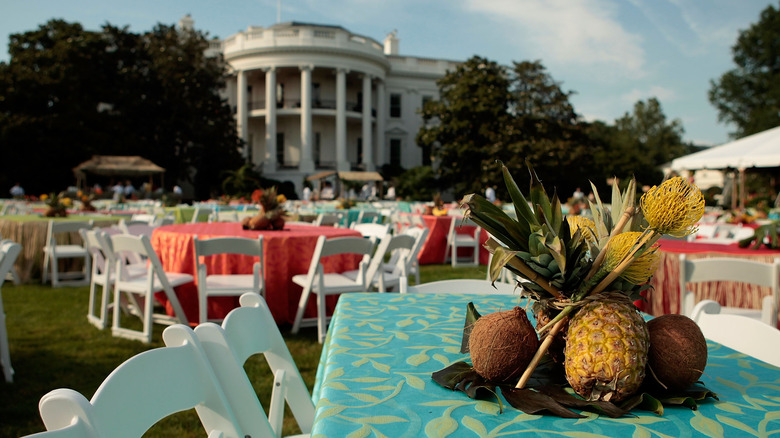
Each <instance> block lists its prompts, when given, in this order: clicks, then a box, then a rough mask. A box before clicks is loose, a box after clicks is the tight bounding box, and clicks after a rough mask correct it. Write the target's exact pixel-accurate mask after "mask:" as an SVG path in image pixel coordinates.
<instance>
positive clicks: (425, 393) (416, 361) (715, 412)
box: [312, 293, 780, 438]
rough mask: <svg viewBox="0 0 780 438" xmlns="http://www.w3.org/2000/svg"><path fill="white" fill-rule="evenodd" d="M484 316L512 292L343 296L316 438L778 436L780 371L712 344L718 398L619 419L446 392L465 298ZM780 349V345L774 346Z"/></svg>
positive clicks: (708, 379) (321, 375)
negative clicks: (550, 412) (445, 373)
mask: <svg viewBox="0 0 780 438" xmlns="http://www.w3.org/2000/svg"><path fill="white" fill-rule="evenodd" d="M469 301H473V302H474V304H475V306H476V307H477V310H479V311H480V313H482V314H486V313H489V312H491V311H495V310H503V309H508V308H511V307H512V306H514V305H516V304H517V303H518V301H519V299H518V298H516V297H510V296H475V295H470V296H469V295H444V294H404V295H401V294H393V293H387V294H379V293H358V294H344V295H342V296H341V297H340V298H339V302H338V306H337V308H336V311H335V314H334V317H333V320H332V321H331V326H330V332H329V334H328V339H327V341H326V344H325V346H324V348H323V352H322V359H321V362H320V369H319V370H318V373H317V381H316V384H315V388H314V399H315V400H316V401H317V411H316V419H315V423H314V429H313V431H312V437H368V436H375V437H392V438H402V437H418V436H420V437H443V436H451V437H497V436H507V435H511V436H534V437H561V436H565V437H588V438H592V437H598V436H614V437H637V438H638V437H699V436H712V437H741V436H775V437H780V369H778V368H776V367H774V366H771V365H768V364H765V363H763V362H760V361H758V360H755V359H753V358H751V357H749V356H745V355H743V354H740V353H737V352H735V351H734V350H731V349H728V348H726V347H723V346H721V345H719V344H716V343H712V342H708V347H709V360H708V364H707V368H706V370H705V375H704V376H702V379H701V380H702V381H703V382H704V384H705V385H706V386H707V387H708V388H709V389H710V390H712V391H714V392H715V393H717V394H718V396H719V398H720V401H716V400H714V399H708V400H705V401H703V402H701V404H700V406H699V409H698V410H695V411H693V410H690V409H688V408H686V407H670V406H666V407H665V412H664V415H663V416H658V415H656V414H654V413H651V412H648V411H641V410H635V411H633V413H634V414H636V416H625V417H623V418H617V419H612V418H609V417H607V416H598V415H596V414H590V413H584V414H585V415H587V417H586V418H582V419H563V418H558V417H553V416H542V415H528V414H524V413H522V412H520V411H518V410H515V409H514V408H512V407H511V406H507V405H506V404H505V405H504V406H505V409H504V412H503V413H499V407H498V404H497V403H496V402H495V401H494V400H492V401H491V400H482V401H480V400H472V399H469V398H468V397H467V396H466V395H465V394H463V393H461V392H453V391H450V390H448V389H444V388H442V387H440V386H439V385H437V384H436V383H434V382H433V381H432V380H431V373H432V372H434V371H437V370H439V369H441V368H444V367H445V366H447V365H449V364H451V363H453V362H457V361H460V360H464V359H466V360H468V359H469V358H468V355H463V354H460V353H459V351H460V342H461V333H462V331H463V324H464V319H465V310H466V304H467V303H468V302H469ZM767 348H780V346H776V345H775V346H767Z"/></svg>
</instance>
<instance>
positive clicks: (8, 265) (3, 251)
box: [0, 240, 22, 306]
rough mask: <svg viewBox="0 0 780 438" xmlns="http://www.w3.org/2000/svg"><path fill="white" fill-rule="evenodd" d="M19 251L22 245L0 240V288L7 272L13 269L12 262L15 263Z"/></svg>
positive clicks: (6, 276)
mask: <svg viewBox="0 0 780 438" xmlns="http://www.w3.org/2000/svg"><path fill="white" fill-rule="evenodd" d="M21 251H22V245H20V244H18V243H16V242H14V241H12V240H3V241H2V242H0V288H2V287H3V283H5V280H6V279H7V278H8V274H9V273H10V272H11V270H12V269H13V267H14V263H16V259H17V258H18V257H19V253H21ZM0 299H2V298H0ZM0 306H2V304H0Z"/></svg>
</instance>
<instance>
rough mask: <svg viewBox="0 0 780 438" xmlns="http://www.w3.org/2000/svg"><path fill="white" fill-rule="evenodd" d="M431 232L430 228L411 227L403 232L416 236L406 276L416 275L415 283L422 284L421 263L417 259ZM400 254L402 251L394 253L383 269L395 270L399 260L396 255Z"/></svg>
mask: <svg viewBox="0 0 780 438" xmlns="http://www.w3.org/2000/svg"><path fill="white" fill-rule="evenodd" d="M429 232H430V230H429V229H428V228H420V227H411V228H408V229H407V230H406V231H404V232H403V233H402V234H406V235H408V236H412V237H414V246H412V252H411V254H409V256H408V257H407V258H406V276H410V275H414V277H415V279H414V281H415V284H420V263H419V262H418V261H417V256H418V255H419V254H420V250H421V249H422V247H423V245H424V244H425V241H426V239H427V238H428V233H429ZM400 255H401V252H396V253H394V254H393V255H392V256H391V257H390V259H389V260H388V261H387V263H385V264H384V265H383V269H384V270H385V271H390V272H392V271H393V270H395V269H396V266H397V265H398V262H399V260H398V259H397V258H396V257H398V256H400Z"/></svg>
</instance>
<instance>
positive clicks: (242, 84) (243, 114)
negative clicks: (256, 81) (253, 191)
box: [236, 70, 252, 159]
mask: <svg viewBox="0 0 780 438" xmlns="http://www.w3.org/2000/svg"><path fill="white" fill-rule="evenodd" d="M236 82H237V84H236V88H237V90H236V125H237V126H236V127H237V128H238V137H239V138H240V139H241V140H244V141H245V142H248V141H249V136H248V135H247V131H248V129H247V128H248V126H247V125H248V117H249V116H248V114H247V106H248V102H247V95H246V72H245V71H244V70H239V71H238V75H237V76H236ZM251 147H252V145H251V144H248V143H247V144H246V146H245V147H244V159H248V158H249V148H251Z"/></svg>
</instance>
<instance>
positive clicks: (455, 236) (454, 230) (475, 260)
mask: <svg viewBox="0 0 780 438" xmlns="http://www.w3.org/2000/svg"><path fill="white" fill-rule="evenodd" d="M466 227H474V228H475V230H474V232H473V234H472V232H471V231H470V228H469V229H467V228H466ZM479 233H480V227H479V225H477V224H476V223H475V222H474V221H472V220H471V219H468V218H460V217H453V218H452V222H451V223H450V231H449V233H448V234H447V249H446V250H445V254H446V256H448V257H449V259H450V263H452V267H453V268H454V267H456V266H458V265H467V266H479ZM461 248H465V249H471V250H472V253H473V255H472V260H471V261H463V260H461V259H458V250H459V249H461ZM446 256H445V257H446Z"/></svg>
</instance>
